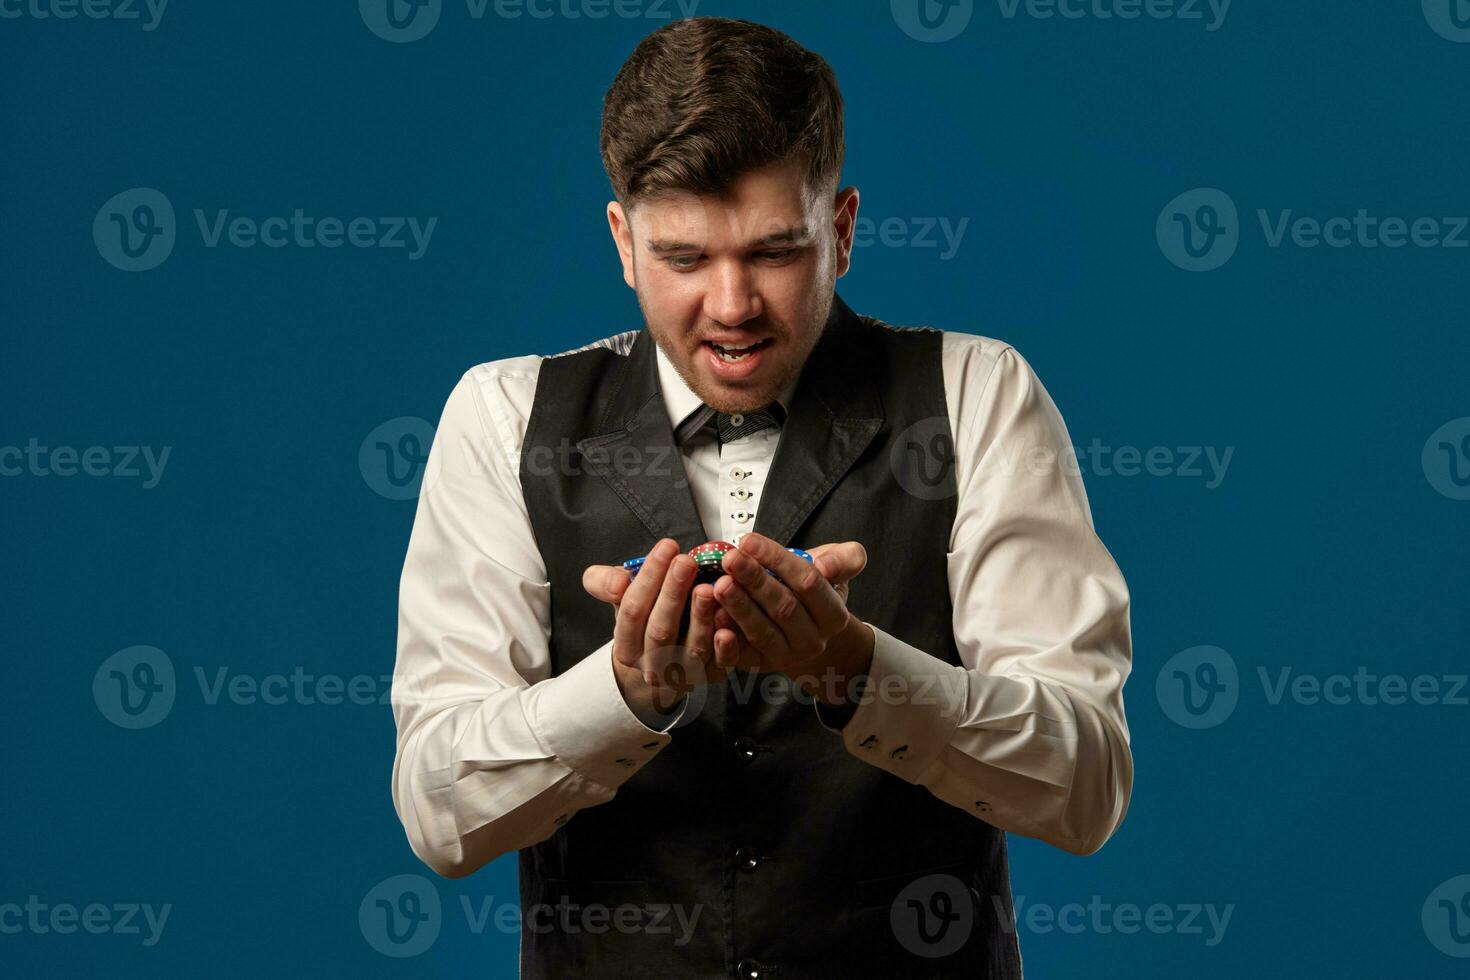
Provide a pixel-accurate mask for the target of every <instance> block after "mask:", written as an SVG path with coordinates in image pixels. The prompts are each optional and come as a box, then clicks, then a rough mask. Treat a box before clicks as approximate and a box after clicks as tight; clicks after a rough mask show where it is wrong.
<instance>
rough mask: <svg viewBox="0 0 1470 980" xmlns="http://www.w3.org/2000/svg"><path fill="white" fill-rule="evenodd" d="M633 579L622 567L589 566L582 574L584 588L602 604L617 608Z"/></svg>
mask: <svg viewBox="0 0 1470 980" xmlns="http://www.w3.org/2000/svg"><path fill="white" fill-rule="evenodd" d="M632 581H633V578H632V576H631V575H629V574H628V570H627V569H626V568H624V567H623V566H622V565H588V566H587V568H586V569H585V570H584V571H583V572H582V588H583V589H586V590H587V594H588V595H590V596H591V597H592V598H594V599H597V600H598V601H600V602H606V603H610V604H612V605H614V606H616V605H617V604H618V603H619V602H620V601H622V598H623V593H624V592H626V591H627V589H628V586H629V585H630V584H631V583H632Z"/></svg>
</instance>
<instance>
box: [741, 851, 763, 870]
mask: <svg viewBox="0 0 1470 980" xmlns="http://www.w3.org/2000/svg"><path fill="white" fill-rule="evenodd" d="M763 860H765V859H764V858H763V857H761V855H759V854H757V853H756V850H755V848H753V847H742V848H741V849H740V850H738V851H736V852H735V863H736V864H738V865H739V866H740V870H741V871H754V870H755V869H756V868H758V867H760V865H761V861H763Z"/></svg>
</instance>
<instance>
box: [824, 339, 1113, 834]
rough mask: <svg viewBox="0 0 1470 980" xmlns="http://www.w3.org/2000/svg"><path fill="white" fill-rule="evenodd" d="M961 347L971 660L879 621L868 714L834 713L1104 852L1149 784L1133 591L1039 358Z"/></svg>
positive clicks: (957, 629)
mask: <svg viewBox="0 0 1470 980" xmlns="http://www.w3.org/2000/svg"><path fill="white" fill-rule="evenodd" d="M982 341H983V342H982ZM946 345H947V351H946V390H947V392H948V394H949V396H950V416H951V423H952V431H953V432H954V434H955V468H956V472H955V478H956V482H957V487H958V493H959V499H958V501H957V505H958V506H957V513H956V517H955V524H954V530H953V533H952V536H951V541H950V552H949V554H948V563H949V569H948V571H949V576H948V577H949V587H950V599H951V601H952V603H953V607H954V636H955V642H956V645H957V646H958V649H959V653H960V657H961V660H962V662H963V666H954V665H951V664H949V663H947V662H945V661H943V660H940V659H938V658H937V657H934V656H931V655H930V654H928V653H926V652H924V651H923V650H919V649H916V648H915V647H913V646H910V645H909V644H907V643H904V642H903V641H901V640H899V639H897V638H895V637H893V636H891V635H889V634H888V633H886V632H884V631H883V630H881V629H878V628H877V627H873V632H874V637H875V643H874V651H873V662H872V666H871V668H870V670H869V672H868V674H867V676H866V679H865V682H864V683H863V684H862V685H861V686H860V688H859V690H860V694H859V695H858V696H857V707H856V709H855V710H851V709H850V715H849V716H848V717H847V718H846V721H845V724H844V723H843V722H844V717H843V715H842V714H838V713H833V712H830V711H828V710H827V709H819V711H818V718H819V720H821V721H822V723H823V724H824V725H826V726H827V727H828V728H831V729H833V730H834V731H840V734H841V737H842V739H843V742H844V745H845V746H846V748H847V750H848V751H849V752H850V753H851V754H853V755H855V756H857V757H858V758H861V759H864V760H865V761H868V762H870V763H871V764H872V765H875V766H877V767H879V768H881V769H884V770H886V771H887V772H890V773H892V774H893V775H896V776H898V777H900V778H902V779H905V780H907V781H909V782H911V783H916V784H919V785H923V786H925V787H926V788H928V789H929V790H930V791H931V792H932V793H934V795H936V796H938V797H939V798H940V799H942V800H945V801H946V802H948V803H951V804H953V805H954V806H957V807H960V808H961V809H963V810H965V811H967V812H968V813H970V814H972V815H974V816H976V817H978V818H980V819H983V820H985V821H987V822H989V823H991V824H993V825H995V826H996V827H999V828H1000V829H1002V830H1006V831H1011V832H1014V833H1018V834H1021V835H1024V836H1027V837H1035V838H1039V839H1041V840H1044V841H1046V842H1047V843H1049V844H1052V845H1054V846H1056V847H1059V848H1061V849H1063V850H1066V851H1069V852H1071V853H1075V854H1091V853H1093V852H1095V851H1097V850H1098V849H1099V848H1100V847H1102V845H1103V844H1104V843H1105V842H1106V841H1107V839H1108V838H1109V837H1110V836H1111V835H1112V834H1113V832H1114V831H1115V830H1116V829H1117V827H1118V825H1119V824H1120V823H1121V822H1122V820H1123V816H1124V814H1125V813H1126V812H1127V809H1128V800H1129V796H1130V794H1131V792H1132V786H1133V760H1132V755H1131V752H1130V749H1129V734H1128V724H1127V720H1126V718H1125V716H1124V712H1123V684H1124V682H1125V681H1126V680H1127V678H1128V674H1129V671H1130V669H1131V663H1132V641H1131V637H1130V628H1129V596H1128V587H1127V584H1126V583H1125V582H1124V580H1123V575H1122V573H1121V571H1120V570H1119V569H1118V566H1117V564H1116V563H1115V562H1114V561H1113V558H1112V556H1111V554H1110V553H1109V552H1108V550H1107V548H1106V547H1104V545H1103V543H1102V541H1101V540H1100V539H1099V537H1098V535H1097V533H1096V531H1095V529H1094V527H1093V522H1092V513H1091V510H1090V509H1089V507H1088V503H1087V495H1086V491H1085V490H1084V489H1083V485H1082V477H1081V472H1080V469H1079V467H1078V466H1077V461H1076V456H1075V454H1074V452H1073V450H1072V447H1071V440H1070V437H1069V436H1068V434H1067V429H1066V425H1065V424H1064V423H1063V421H1062V417H1061V414H1060V412H1059V411H1058V410H1057V407H1056V405H1055V404H1054V403H1053V402H1052V400H1051V398H1050V396H1049V395H1048V394H1047V392H1046V390H1045V388H1043V387H1042V384H1041V381H1040V380H1039V379H1038V378H1037V377H1036V375H1035V373H1034V372H1033V371H1032V369H1031V366H1030V365H1029V364H1028V363H1027V362H1026V361H1025V360H1024V359H1023V358H1022V357H1021V355H1020V354H1019V353H1017V352H1016V351H1015V349H1014V348H1011V347H1007V346H1005V345H1004V344H999V343H997V342H995V341H990V340H985V339H983V338H976V337H972V336H969V335H963V334H961V335H946ZM854 613H855V614H857V615H859V616H860V615H861V610H854ZM868 625H869V626H872V624H871V623H870V624H868Z"/></svg>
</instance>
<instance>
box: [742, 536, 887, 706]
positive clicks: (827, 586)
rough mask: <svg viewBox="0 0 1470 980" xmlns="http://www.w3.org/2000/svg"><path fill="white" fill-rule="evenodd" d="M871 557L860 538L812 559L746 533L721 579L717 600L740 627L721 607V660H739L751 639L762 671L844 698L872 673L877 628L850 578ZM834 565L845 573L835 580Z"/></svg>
mask: <svg viewBox="0 0 1470 980" xmlns="http://www.w3.org/2000/svg"><path fill="white" fill-rule="evenodd" d="M867 561H868V557H867V551H866V549H864V548H863V546H862V544H860V543H859V542H857V541H844V542H841V543H838V544H829V545H824V546H822V547H821V548H820V551H818V550H816V549H814V550H813V551H812V561H811V562H807V561H805V560H803V559H801V558H798V557H797V556H796V555H793V554H792V553H791V552H789V551H787V550H786V549H785V548H783V547H782V546H781V545H780V544H779V543H778V542H776V541H774V540H772V539H771V538H768V537H766V536H765V535H764V534H758V533H756V532H754V531H752V532H749V533H747V534H744V535H742V536H741V538H740V545H739V547H738V548H736V549H735V550H733V551H730V552H727V553H726V554H725V557H724V560H723V562H722V567H723V568H724V570H725V572H726V575H725V576H724V577H722V578H720V579H719V581H717V582H716V583H715V600H716V601H717V602H719V604H720V607H721V609H722V610H723V612H724V613H725V614H726V615H727V616H728V617H729V619H730V620H732V621H733V625H734V626H735V627H738V632H737V630H736V629H732V628H730V627H729V626H722V623H724V622H725V620H724V618H723V617H721V616H719V615H718V614H717V616H716V621H715V625H716V627H717V629H716V631H715V660H716V662H717V663H720V664H725V663H734V662H735V661H736V659H737V657H738V656H739V654H740V652H741V651H742V649H743V648H744V647H745V646H746V645H747V644H748V646H749V647H752V648H754V650H755V651H756V652H757V653H758V654H759V655H760V662H761V669H762V670H768V671H779V672H780V673H783V674H786V675H787V676H788V677H791V678H792V679H793V680H795V681H796V682H797V683H798V684H800V685H801V686H802V688H803V689H805V690H806V691H807V693H809V694H812V695H813V696H815V697H816V698H818V699H819V700H821V701H823V702H825V703H829V704H833V703H838V702H841V701H843V700H845V699H846V698H847V695H848V690H847V687H848V682H849V680H850V679H851V678H853V677H855V676H856V675H858V674H864V673H867V671H868V668H869V666H870V665H871V663H872V658H873V642H874V637H873V631H872V630H871V629H869V628H868V627H867V626H866V625H864V624H863V622H862V621H861V620H860V619H858V618H857V617H856V616H854V615H853V614H852V613H851V612H850V611H848V608H847V603H846V598H847V581H848V580H850V579H852V578H853V577H855V576H856V575H857V574H858V573H859V572H861V571H862V569H863V568H864V567H865V566H866V565H867ZM819 563H820V567H819ZM767 569H769V570H770V571H772V572H774V573H775V575H776V577H774V578H773V577H772V576H770V575H767V574H766V570H767ZM829 569H830V570H833V571H834V572H837V574H835V575H833V576H832V577H833V578H840V582H838V583H837V585H836V586H834V584H833V582H831V581H829V576H828V575H827V574H826V572H827V571H828V570H829ZM839 569H840V570H841V571H837V570H839Z"/></svg>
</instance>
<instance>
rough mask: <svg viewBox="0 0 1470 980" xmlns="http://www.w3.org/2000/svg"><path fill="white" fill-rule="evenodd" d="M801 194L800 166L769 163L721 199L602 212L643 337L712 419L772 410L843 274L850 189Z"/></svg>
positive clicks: (685, 196)
mask: <svg viewBox="0 0 1470 980" xmlns="http://www.w3.org/2000/svg"><path fill="white" fill-rule="evenodd" d="M804 185H805V181H804V179H803V171H802V168H801V167H800V166H799V165H797V164H794V163H791V164H775V165H772V166H770V167H766V168H763V169H761V170H753V171H750V172H749V173H746V174H744V175H742V176H741V177H740V178H739V179H738V180H736V181H735V183H734V184H733V185H732V186H731V187H730V189H729V191H728V192H727V193H726V194H725V195H724V196H723V197H716V196H699V195H696V194H692V193H681V192H675V193H671V194H665V195H663V196H660V197H658V198H656V199H653V200H649V201H644V202H639V203H637V204H635V205H634V206H633V208H632V209H631V211H630V213H628V214H625V213H624V211H623V208H622V206H621V205H620V204H618V203H617V202H616V201H613V202H611V203H609V204H608V209H607V215H608V225H609V227H610V228H611V229H612V233H613V239H614V240H615V241H616V242H617V245H618V251H619V253H620V255H621V257H622V262H623V278H624V280H625V281H626V282H627V283H628V285H629V286H631V287H633V289H634V290H635V291H636V292H637V294H638V305H639V306H640V307H641V308H642V310H643V318H644V320H645V321H647V324H648V330H649V332H650V333H651V334H652V335H653V339H654V340H655V341H656V342H657V343H658V345H659V347H660V348H662V349H663V352H664V354H665V356H667V357H668V359H669V361H670V363H672V364H673V365H674V367H675V368H676V369H677V370H678V372H679V375H680V377H682V378H683V379H684V383H685V384H687V385H688V386H689V387H690V389H691V390H692V391H693V392H694V393H695V394H696V395H698V396H699V398H700V400H701V401H703V402H704V403H705V404H707V405H711V406H713V407H714V408H715V409H717V410H718V411H721V412H742V411H750V410H752V409H756V408H760V407H762V406H764V405H767V404H769V403H770V402H771V401H773V400H774V399H775V398H776V396H777V395H779V394H780V393H781V391H782V390H783V389H784V388H785V387H786V385H787V384H788V383H790V382H791V381H793V380H794V379H795V378H796V377H797V376H798V375H799V374H800V373H801V368H802V365H803V364H805V363H806V359H807V356H808V355H809V354H810V353H811V351H812V348H813V347H815V346H816V343H817V339H818V338H819V337H820V336H821V333H822V327H823V325H824V324H825V323H826V321H827V314H828V311H829V310H830V309H831V306H832V290H833V288H834V286H835V284H836V281H837V279H838V278H839V277H840V276H842V275H843V274H844V273H846V272H847V269H848V266H849V264H850V257H851V252H852V232H853V222H854V220H855V219H856V216H857V205H858V193H857V189H856V188H852V187H849V188H846V189H844V190H842V191H840V192H838V193H837V194H836V196H835V198H829V197H826V196H825V195H822V194H818V193H815V192H812V191H810V190H808V189H807V188H806V187H805V186H804ZM742 348H746V349H748V352H742V351H741V349H742Z"/></svg>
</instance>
